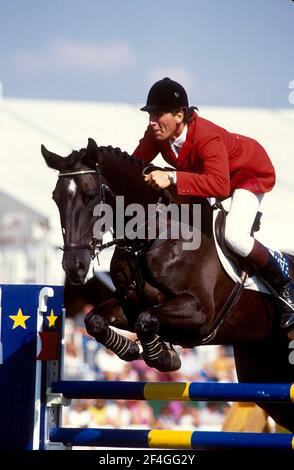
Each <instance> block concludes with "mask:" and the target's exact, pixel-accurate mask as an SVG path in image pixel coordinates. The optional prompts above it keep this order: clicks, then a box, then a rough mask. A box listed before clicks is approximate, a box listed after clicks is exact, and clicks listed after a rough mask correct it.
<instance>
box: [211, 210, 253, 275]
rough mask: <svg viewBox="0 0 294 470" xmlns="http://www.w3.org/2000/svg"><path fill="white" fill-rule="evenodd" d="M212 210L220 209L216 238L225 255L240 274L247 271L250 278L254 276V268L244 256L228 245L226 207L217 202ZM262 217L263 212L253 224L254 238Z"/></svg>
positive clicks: (216, 221)
mask: <svg viewBox="0 0 294 470" xmlns="http://www.w3.org/2000/svg"><path fill="white" fill-rule="evenodd" d="M212 208H213V209H220V211H219V213H218V215H217V217H216V220H215V236H216V239H217V242H218V244H219V246H220V248H221V249H222V251H223V253H224V255H225V256H227V257H228V258H230V259H231V260H232V261H233V262H234V264H235V265H236V268H237V270H238V271H239V273H240V274H241V273H242V272H244V271H245V272H246V273H247V274H248V275H249V276H251V275H252V274H253V268H252V266H251V265H250V264H249V263H248V262H246V260H245V259H244V258H242V256H239V255H238V254H237V253H235V252H234V251H233V250H232V249H231V248H230V247H229V246H228V245H227V243H226V240H225V228H226V217H227V214H228V211H226V210H225V209H224V207H223V206H222V204H221V203H220V202H216V203H215V204H214V205H213V206H212ZM261 217H262V212H260V211H258V212H257V213H256V217H255V220H254V222H253V224H252V228H251V236H254V233H256V232H258V231H259V230H260V220H261Z"/></svg>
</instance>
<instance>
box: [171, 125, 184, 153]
mask: <svg viewBox="0 0 294 470" xmlns="http://www.w3.org/2000/svg"><path fill="white" fill-rule="evenodd" d="M187 132H188V126H187V124H185V127H184V129H183V130H182V132H181V134H180V135H179V136H178V137H177V138H176V139H175V140H169V145H170V148H171V149H172V151H173V152H174V154H175V155H176V157H178V155H179V152H180V150H181V147H182V145H183V144H184V142H185V141H186V137H187Z"/></svg>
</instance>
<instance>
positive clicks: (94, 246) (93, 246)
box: [58, 163, 114, 260]
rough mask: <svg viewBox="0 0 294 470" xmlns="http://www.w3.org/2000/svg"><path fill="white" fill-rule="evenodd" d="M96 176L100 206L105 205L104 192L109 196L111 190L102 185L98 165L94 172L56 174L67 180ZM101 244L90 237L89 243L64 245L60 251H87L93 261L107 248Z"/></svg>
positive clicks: (80, 171)
mask: <svg viewBox="0 0 294 470" xmlns="http://www.w3.org/2000/svg"><path fill="white" fill-rule="evenodd" d="M91 174H92V175H97V176H98V180H99V188H100V204H105V195H106V191H109V192H110V193H111V194H113V193H112V191H111V189H110V188H109V187H108V186H107V184H105V183H102V181H101V179H102V173H101V170H100V168H99V164H98V163H96V169H95V170H77V171H65V172H62V173H59V174H58V178H67V177H70V176H84V175H91ZM113 244H114V243H112V242H109V243H108V244H107V243H105V244H104V245H108V246H111V245H113ZM104 245H103V244H102V241H101V240H98V239H97V238H95V237H92V238H91V240H90V242H89V243H65V244H64V245H63V247H60V249H61V250H62V251H70V250H89V251H90V256H91V259H92V260H94V259H95V258H96V256H98V255H99V253H100V251H102V249H104V248H107V247H106V246H104Z"/></svg>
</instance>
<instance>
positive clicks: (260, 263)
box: [246, 240, 294, 339]
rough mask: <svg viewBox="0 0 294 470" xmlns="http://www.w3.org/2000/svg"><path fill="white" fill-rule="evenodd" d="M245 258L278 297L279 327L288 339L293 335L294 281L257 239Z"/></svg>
mask: <svg viewBox="0 0 294 470" xmlns="http://www.w3.org/2000/svg"><path fill="white" fill-rule="evenodd" d="M246 259H247V260H248V261H249V262H250V263H251V264H252V266H253V267H254V268H255V270H256V272H257V274H259V275H260V277H261V278H262V279H263V280H264V281H265V283H266V284H267V285H268V286H269V288H270V290H271V291H272V292H273V293H274V294H275V295H276V296H277V297H278V299H279V305H280V313H281V328H283V329H284V330H285V331H286V332H287V333H288V337H289V338H290V339H293V335H294V282H293V281H292V280H291V279H290V277H289V276H288V275H287V274H286V273H285V272H284V271H282V268H281V266H280V263H279V262H278V261H277V260H276V259H275V258H274V257H273V256H272V255H271V253H270V251H269V249H268V248H266V247H265V246H263V245H262V244H261V243H260V242H259V241H258V240H254V246H253V249H252V251H251V253H250V254H249V255H248V256H247V257H246Z"/></svg>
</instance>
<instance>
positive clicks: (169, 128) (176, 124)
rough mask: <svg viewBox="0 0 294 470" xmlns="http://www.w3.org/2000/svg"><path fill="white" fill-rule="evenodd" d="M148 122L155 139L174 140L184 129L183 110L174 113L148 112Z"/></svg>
mask: <svg viewBox="0 0 294 470" xmlns="http://www.w3.org/2000/svg"><path fill="white" fill-rule="evenodd" d="M149 124H150V126H151V128H152V130H153V133H154V137H155V139H156V140H159V141H164V140H167V139H171V140H174V139H176V137H178V136H179V135H180V134H181V132H182V130H183V129H184V126H185V124H184V113H183V111H178V112H176V113H171V112H169V113H162V112H157V113H154V112H150V113H149Z"/></svg>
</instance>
